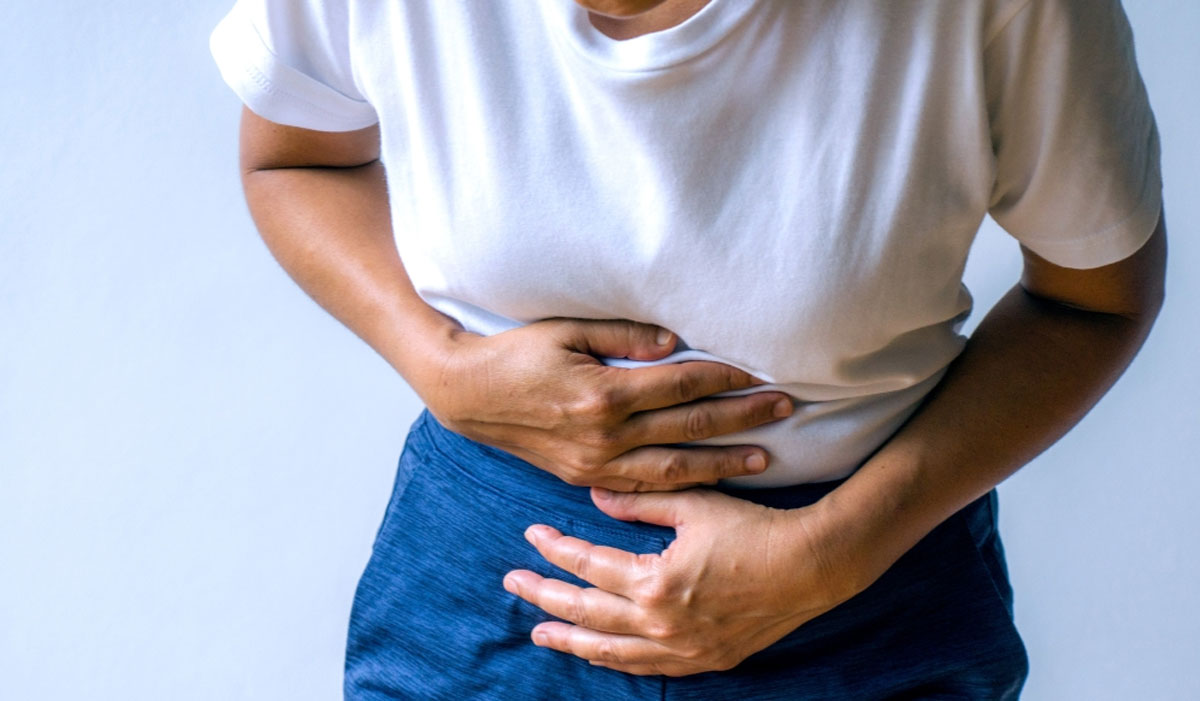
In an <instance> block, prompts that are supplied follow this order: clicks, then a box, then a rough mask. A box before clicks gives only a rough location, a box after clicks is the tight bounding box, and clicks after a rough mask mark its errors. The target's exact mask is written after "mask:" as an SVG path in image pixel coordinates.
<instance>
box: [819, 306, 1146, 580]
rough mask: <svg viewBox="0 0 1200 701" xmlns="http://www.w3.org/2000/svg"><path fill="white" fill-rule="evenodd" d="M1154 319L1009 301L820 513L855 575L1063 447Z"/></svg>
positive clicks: (877, 570) (873, 570)
mask: <svg viewBox="0 0 1200 701" xmlns="http://www.w3.org/2000/svg"><path fill="white" fill-rule="evenodd" d="M1156 313H1157V305H1156V304H1151V305H1150V306H1149V308H1148V309H1147V310H1146V311H1145V312H1144V313H1140V314H1113V313H1099V312H1093V311H1082V310H1079V309H1075V308H1071V307H1069V306H1065V305H1062V304H1059V303H1056V302H1051V301H1047V300H1044V299H1041V298H1039V297H1036V296H1034V295H1031V294H1030V293H1028V292H1026V291H1025V290H1024V289H1023V288H1022V287H1021V286H1015V287H1014V288H1013V289H1012V290H1010V291H1009V292H1008V294H1007V295H1005V297H1004V298H1003V299H1001V300H1000V302H999V303H997V304H996V306H995V307H994V308H993V309H992V310H991V312H990V313H989V314H988V315H987V317H986V318H985V319H984V320H983V322H981V324H980V325H979V327H978V329H977V330H976V331H975V333H974V334H973V335H972V337H971V339H970V341H969V342H968V344H967V347H966V349H965V350H964V351H963V353H962V354H961V355H960V356H959V358H958V359H957V360H956V361H955V362H954V363H953V364H952V365H951V367H950V369H949V370H948V371H947V374H946V376H945V377H944V378H943V380H942V381H941V383H940V384H939V385H938V387H937V388H936V389H935V390H934V391H933V392H932V393H931V394H930V396H929V397H928V398H927V399H926V401H925V402H924V403H923V405H922V406H921V408H920V409H919V410H918V411H917V413H916V414H915V415H914V416H913V417H912V418H911V419H910V420H909V421H908V422H907V424H906V425H905V426H904V427H903V428H902V429H901V430H900V431H899V432H898V433H897V434H896V435H895V436H894V437H893V438H892V439H891V440H890V441H889V442H888V443H887V444H885V445H884V446H883V447H882V448H881V449H880V450H879V451H878V452H877V453H876V454H875V455H874V456H873V457H872V458H871V459H870V460H869V461H868V462H867V463H866V464H864V465H863V466H862V467H861V468H860V469H859V470H858V471H857V472H856V473H855V474H854V475H853V476H852V477H851V478H850V479H849V480H847V481H846V482H845V483H844V484H843V485H842V486H840V487H839V488H838V489H836V490H834V491H833V492H832V493H831V494H830V495H829V496H828V497H827V499H826V500H824V502H823V503H822V504H821V505H820V506H821V511H822V516H823V517H824V519H823V522H824V523H825V524H827V526H828V528H829V529H830V532H832V533H836V534H837V535H836V536H835V537H837V538H838V539H839V540H840V542H841V543H842V544H843V545H845V546H846V548H847V549H848V550H849V551H853V552H854V553H855V554H854V556H853V557H854V558H856V559H857V561H858V563H859V564H860V565H862V567H858V568H850V569H852V570H856V571H861V572H863V573H865V576H866V577H868V579H873V578H874V577H875V576H878V575H879V574H881V573H882V572H883V570H884V569H886V568H887V567H888V566H890V564H891V563H892V562H894V561H895V560H896V559H898V558H899V557H900V555H902V554H903V553H904V552H906V551H907V550H908V549H909V548H911V547H912V546H913V545H914V544H915V543H916V542H917V541H918V540H920V539H921V538H922V537H923V536H924V535H925V534H926V533H928V532H929V531H930V530H932V529H933V528H934V527H935V526H936V525H937V524H939V523H941V522H942V521H943V520H945V519H946V518H948V517H949V516H950V515H951V514H953V513H954V512H955V511H957V510H958V509H960V508H962V507H963V506H965V505H967V504H968V503H970V502H971V501H972V500H974V499H976V498H977V497H979V496H981V495H983V494H985V493H986V492H987V491H988V490H990V489H991V488H992V487H994V486H995V485H997V484H998V483H1000V482H1001V481H1002V480H1004V479H1005V478H1006V477H1008V476H1009V475H1011V474H1012V473H1013V472H1015V471H1016V470H1018V469H1019V468H1020V467H1021V466H1023V465H1025V464H1026V463H1028V462H1029V461H1030V460H1032V459H1033V458H1034V457H1035V456H1037V455H1038V454H1039V453H1040V452H1042V451H1043V450H1045V449H1046V448H1047V447H1049V446H1050V445H1051V444H1053V443H1054V442H1055V441H1056V440H1058V438H1060V437H1061V436H1062V435H1063V434H1065V433H1066V432H1067V431H1068V430H1069V429H1070V428H1071V427H1072V426H1074V425H1075V424H1076V423H1078V422H1079V420H1080V419H1082V417H1083V416H1084V415H1085V414H1086V413H1087V412H1088V410H1089V409H1090V408H1091V407H1092V406H1093V405H1094V404H1095V402H1096V401H1097V400H1099V399H1100V397H1101V396H1102V395H1103V394H1104V393H1105V392H1106V391H1107V390H1108V388H1109V387H1110V386H1111V385H1112V384H1113V383H1114V382H1115V381H1116V380H1117V378H1118V377H1119V376H1120V374H1121V373H1122V371H1123V370H1124V369H1125V367H1126V366H1127V365H1128V363H1129V362H1130V361H1131V360H1132V358H1133V357H1134V355H1135V354H1136V353H1137V350H1138V349H1139V348H1140V347H1141V345H1142V343H1143V341H1144V340H1145V338H1146V335H1147V334H1148V332H1149V329H1150V326H1151V325H1152V323H1153V319H1154V316H1155V314H1156ZM869 583H870V582H869V581H865V582H864V581H858V582H853V583H851V584H850V586H851V587H852V588H853V589H854V590H858V589H861V588H863V587H865V586H866V585H867V584H869Z"/></svg>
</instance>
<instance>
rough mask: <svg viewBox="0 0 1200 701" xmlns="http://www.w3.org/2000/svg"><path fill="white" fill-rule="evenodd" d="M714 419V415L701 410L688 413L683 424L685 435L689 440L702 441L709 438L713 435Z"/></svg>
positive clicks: (696, 409) (697, 409)
mask: <svg viewBox="0 0 1200 701" xmlns="http://www.w3.org/2000/svg"><path fill="white" fill-rule="evenodd" d="M712 431H713V418H712V415H711V414H709V413H708V412H707V411H705V410H704V409H701V408H695V409H692V410H691V411H689V412H688V414H687V417H686V418H685V419H684V423H683V434H684V436H686V437H687V439H688V440H692V441H695V440H700V439H701V438H708V437H709V436H711V435H712Z"/></svg>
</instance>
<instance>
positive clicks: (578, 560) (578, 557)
mask: <svg viewBox="0 0 1200 701" xmlns="http://www.w3.org/2000/svg"><path fill="white" fill-rule="evenodd" d="M591 564H592V559H591V558H590V557H588V553H587V551H586V550H580V551H578V552H575V553H573V554H572V555H571V572H572V573H573V574H574V575H575V576H576V577H579V578H580V579H582V580H584V581H587V578H588V574H589V571H590V570H591Z"/></svg>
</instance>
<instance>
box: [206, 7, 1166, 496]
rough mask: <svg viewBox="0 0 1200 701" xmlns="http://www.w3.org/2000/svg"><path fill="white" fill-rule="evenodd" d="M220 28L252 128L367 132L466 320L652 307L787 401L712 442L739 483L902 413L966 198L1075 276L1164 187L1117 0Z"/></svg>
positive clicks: (320, 11)
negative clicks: (754, 455)
mask: <svg viewBox="0 0 1200 701" xmlns="http://www.w3.org/2000/svg"><path fill="white" fill-rule="evenodd" d="M212 45H213V52H214V55H215V56H216V58H217V61H218V64H219V66H220V67H221V70H222V73H223V74H224V76H225V78H226V79H227V80H228V81H229V83H230V84H231V85H232V86H233V88H234V89H235V90H236V91H237V92H238V94H239V95H240V96H241V97H242V99H243V100H244V101H245V102H246V104H247V105H248V106H249V107H250V108H251V109H253V110H255V111H256V112H258V113H259V114H260V115H262V116H263V117H265V118H267V119H271V120H274V121H277V122H281V123H284V124H290V125H294V126H300V127H305V128H309V129H321V130H344V129H354V128H360V127H365V126H368V125H370V124H373V123H376V122H378V124H379V125H380V130H381V138H382V149H383V160H384V162H385V165H386V166H387V173H388V182H389V193H390V200H391V207H392V217H393V223H394V229H395V235H396V243H397V247H398V249H399V251H400V254H401V256H402V258H403V260H404V264H405V267H406V269H407V271H408V273H409V275H410V277H411V278H412V281H413V284H414V285H415V287H416V289H417V291H418V292H419V294H420V295H421V296H422V298H423V299H424V300H425V301H426V302H428V303H429V304H431V305H432V306H433V307H435V308H437V309H438V310H440V311H442V312H443V313H445V314H447V315H449V316H450V317H452V318H454V319H456V320H458V321H459V322H460V323H461V324H462V325H463V326H464V327H465V328H467V329H468V330H471V331H475V332H478V333H482V334H494V333H498V332H502V331H504V330H507V329H511V328H514V327H516V326H519V325H521V324H525V323H529V322H532V321H535V320H538V319H544V318H547V317H553V316H565V317H581V318H596V319H604V318H621V319H632V320H636V321H642V322H647V323H653V324H659V325H662V326H664V327H666V328H669V329H671V330H672V331H674V332H676V333H677V334H678V335H679V337H680V339H681V341H682V343H681V346H680V350H679V352H677V353H675V354H673V355H671V356H669V357H667V358H665V359H663V360H661V361H658V362H678V361H682V360H689V359H711V360H717V361H720V362H724V363H728V364H730V365H734V366H737V367H739V368H742V369H744V370H747V371H748V372H750V373H752V374H754V375H756V376H758V377H760V378H762V379H764V380H766V381H767V382H768V384H767V385H765V386H762V387H759V388H756V389H755V390H754V391H762V390H769V389H777V390H782V391H784V392H787V393H788V394H789V395H791V396H792V397H793V398H794V400H795V403H796V410H795V412H794V413H793V414H792V416H791V417H789V418H788V419H786V420H784V421H781V422H777V423H774V424H771V425H768V426H763V427H759V428H755V429H751V430H748V431H744V432H741V433H738V434H734V435H728V436H721V437H717V438H713V439H709V440H706V441H701V443H705V444H737V443H743V444H757V445H761V446H763V447H764V448H766V449H767V450H768V451H770V453H771V455H772V464H771V467H770V468H769V469H768V470H767V471H766V472H765V473H763V474H761V475H756V476H752V477H742V478H737V479H735V480H731V481H730V482H731V483H734V484H740V485H743V486H755V487H770V486H780V485H789V484H797V483H803V482H815V481H822V480H830V479H836V478H841V477H845V476H846V475H848V474H850V473H851V472H853V470H854V469H855V468H856V467H858V466H859V465H860V464H861V463H862V462H863V461H864V460H865V459H866V458H867V457H868V456H869V455H870V454H871V453H872V452H874V451H875V450H876V449H877V448H878V447H879V446H880V445H881V444H882V443H883V442H884V441H886V439H887V437H888V436H890V435H891V434H892V433H893V432H894V431H895V430H896V428H897V427H898V426H899V425H900V424H902V423H903V421H904V420H905V419H906V418H907V417H908V416H909V415H910V414H911V413H912V412H913V411H914V410H915V408H916V406H917V405H918V403H919V402H920V401H921V399H922V398H923V397H924V396H925V395H926V393H927V392H928V391H929V390H930V389H931V388H932V387H933V386H934V385H935V384H936V383H937V381H938V380H939V379H940V377H941V375H942V373H943V372H944V371H945V368H946V367H947V365H948V364H949V363H950V362H951V361H952V360H953V359H954V358H955V357H956V355H957V354H958V353H959V352H960V350H961V349H962V347H963V344H964V339H963V337H962V336H961V335H960V334H959V333H958V329H959V327H960V324H961V322H962V321H963V320H964V319H965V317H966V316H967V314H968V313H969V312H970V308H971V298H970V295H969V294H968V292H967V290H966V289H965V288H964V287H963V286H962V283H961V278H962V272H963V268H964V265H965V261H966V258H967V253H968V250H969V247H970V245H971V242H972V240H973V239H974V236H975V233H976V230H977V228H978V226H979V224H980V222H981V221H982V219H983V217H984V216H985V215H987V214H988V213H990V214H991V215H992V216H994V217H995V219H996V220H997V221H998V222H999V223H1000V224H1001V225H1002V226H1003V227H1004V228H1005V229H1007V230H1008V231H1009V232H1010V233H1012V234H1013V236H1015V237H1016V238H1017V239H1018V240H1020V241H1021V242H1022V243H1023V244H1024V245H1026V246H1028V247H1029V248H1031V249H1032V250H1034V251H1035V252H1037V253H1038V254H1040V255H1042V256H1043V257H1045V258H1047V259H1049V260H1050V261H1052V262H1054V263H1057V264H1059V265H1064V266H1068V267H1094V266H1099V265H1104V264H1107V263H1111V262H1114V261H1116V260H1119V259H1121V258H1124V257H1126V256H1128V255H1129V254H1131V253H1133V252H1134V251H1135V250H1137V249H1138V248H1139V247H1140V246H1141V244H1142V243H1143V242H1145V240H1146V239H1147V238H1148V237H1149V235H1150V233H1151V232H1152V231H1153V228H1154V225H1155V223H1156V221H1157V217H1158V213H1159V209H1160V204H1161V200H1160V197H1161V184H1160V180H1159V160H1158V159H1159V153H1158V141H1157V132H1156V130H1155V125H1154V119H1153V114H1152V112H1151V110H1150V108H1149V105H1148V103H1147V100H1146V95H1145V91H1144V89H1143V86H1142V82H1141V79H1140V77H1139V75H1138V72H1137V66H1136V63H1135V60H1134V52H1133V44H1132V39H1131V36H1130V32H1129V27H1128V23H1127V21H1126V18H1125V16H1124V14H1123V11H1122V9H1121V7H1120V4H1119V3H1118V2H1116V0H1038V1H1037V2H1029V1H1028V0H973V1H971V0H942V1H928V2H878V1H877V0H813V1H805V2H795V1H792V0H711V2H710V3H709V4H708V5H707V6H705V7H704V9H702V10H701V11H700V12H699V13H698V14H696V15H695V16H693V17H691V18H690V19H688V20H687V21H685V22H683V23H682V24H680V25H678V26H676V27H674V28H671V29H668V30H665V31H662V32H656V33H653V34H649V35H645V36H642V37H637V38H634V39H630V40H627V41H614V40H612V39H610V38H608V37H606V36H604V35H603V34H601V33H600V32H599V31H597V30H596V29H595V28H594V27H593V26H592V25H591V24H590V22H589V20H588V19H587V14H586V12H585V11H584V10H582V9H581V8H579V7H578V6H577V5H576V4H575V3H574V2H573V0H527V1H522V2H491V1H490V0H488V1H468V0H457V1H455V0H425V1H420V0H414V1H406V2H377V1H375V0H371V1H356V0H239V2H238V3H237V4H236V6H235V7H234V9H233V11H232V12H231V13H230V14H229V16H228V17H226V18H225V20H223V21H222V23H221V25H220V26H219V27H218V29H217V30H216V32H215V33H214V35H213V41H212ZM607 362H610V363H612V364H617V365H623V366H636V365H639V364H641V363H638V362H633V361H628V360H624V359H609V360H607Z"/></svg>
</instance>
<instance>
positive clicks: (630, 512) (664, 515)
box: [592, 488, 712, 528]
mask: <svg viewBox="0 0 1200 701" xmlns="http://www.w3.org/2000/svg"><path fill="white" fill-rule="evenodd" d="M706 494H712V492H711V491H708V490H696V489H692V490H688V491H686V492H641V493H637V494H630V493H624V492H612V491H609V490H607V489H598V488H593V489H592V502H593V503H595V504H596V508H598V509H600V510H601V511H603V512H604V513H605V514H607V515H609V516H612V517H613V518H615V519H617V520H619V521H641V522H643V523H653V524H656V525H659V526H669V527H671V528H678V527H679V526H682V525H683V524H684V522H685V521H686V520H690V517H691V516H693V515H695V508H696V506H697V505H698V504H699V502H700V501H701V500H703V499H704V498H705V495H706Z"/></svg>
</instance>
